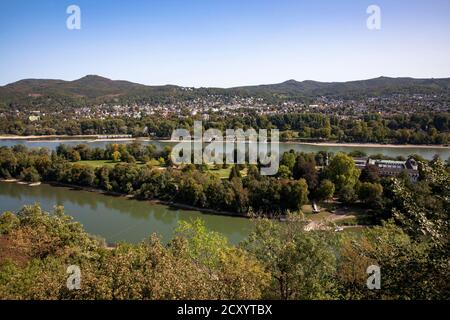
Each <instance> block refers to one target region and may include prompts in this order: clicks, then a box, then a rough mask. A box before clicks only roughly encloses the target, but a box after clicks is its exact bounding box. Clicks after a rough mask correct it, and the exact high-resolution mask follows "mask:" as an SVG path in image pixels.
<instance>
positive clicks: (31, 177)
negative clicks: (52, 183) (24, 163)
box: [21, 167, 41, 182]
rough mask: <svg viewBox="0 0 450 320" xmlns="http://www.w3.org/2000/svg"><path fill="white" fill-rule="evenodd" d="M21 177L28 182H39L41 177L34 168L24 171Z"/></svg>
mask: <svg viewBox="0 0 450 320" xmlns="http://www.w3.org/2000/svg"><path fill="white" fill-rule="evenodd" d="M21 177H22V179H23V180H24V181H27V182H38V181H40V179H41V176H40V175H39V173H38V172H37V170H36V169H35V168H34V167H28V168H25V169H23V170H22V173H21Z"/></svg>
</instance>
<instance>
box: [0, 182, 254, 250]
mask: <svg viewBox="0 0 450 320" xmlns="http://www.w3.org/2000/svg"><path fill="white" fill-rule="evenodd" d="M34 203H39V204H40V205H41V207H42V208H43V209H44V210H46V211H52V210H53V207H54V206H55V205H63V206H64V208H65V212H66V214H67V215H70V216H72V217H74V219H75V220H76V221H78V222H80V223H81V224H83V226H84V228H85V230H86V231H87V232H88V233H90V234H93V235H99V236H101V237H103V238H104V239H106V241H107V242H108V243H117V242H119V241H127V242H132V243H137V242H140V241H141V240H144V239H146V238H148V237H149V236H150V235H151V234H152V233H157V234H158V235H160V237H161V239H162V240H163V241H164V242H167V241H169V240H170V239H171V238H172V235H173V231H174V229H175V228H176V226H177V222H178V221H180V220H185V221H189V220H190V219H195V218H201V219H203V220H204V221H205V224H206V226H207V228H208V229H209V230H214V231H217V232H220V233H222V234H223V235H225V236H226V237H227V238H228V239H229V240H230V242H231V243H233V244H237V243H239V242H240V241H242V240H243V239H244V238H246V236H247V235H248V234H249V233H250V231H251V229H252V222H251V221H250V220H249V219H246V218H240V217H229V216H220V215H212V214H206V213H202V212H199V211H192V210H180V209H174V208H171V207H169V206H165V205H159V204H154V203H151V202H149V201H138V200H134V199H129V198H125V197H116V196H109V195H104V194H101V193H97V192H89V191H84V190H74V189H72V188H67V187H54V186H50V185H47V184H41V185H39V186H34V187H30V186H28V185H21V184H17V183H8V182H0V214H1V213H2V212H4V211H13V212H16V211H17V210H19V209H20V208H21V207H22V206H23V205H26V204H34Z"/></svg>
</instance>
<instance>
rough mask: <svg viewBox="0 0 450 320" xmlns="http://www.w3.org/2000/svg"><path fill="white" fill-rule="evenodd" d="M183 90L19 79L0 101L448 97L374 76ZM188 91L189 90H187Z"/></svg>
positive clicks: (415, 83) (449, 82)
mask: <svg viewBox="0 0 450 320" xmlns="http://www.w3.org/2000/svg"><path fill="white" fill-rule="evenodd" d="M185 88H186V87H183V86H177V85H170V84H168V85H158V86H151V85H144V84H139V83H134V82H130V81H125V80H111V79H108V78H105V77H102V76H98V75H86V76H84V77H82V78H80V79H77V80H73V81H66V80H58V79H23V80H19V81H16V82H13V83H10V84H7V85H5V86H0V102H3V103H11V102H13V103H15V102H17V101H23V99H27V98H30V97H31V98H36V97H41V96H46V97H64V98H65V99H67V98H68V99H80V98H81V99H86V100H87V101H90V102H92V101H95V100H99V99H100V100H102V101H109V100H111V99H117V98H118V97H138V98H139V99H144V100H146V99H148V98H149V99H152V98H155V97H157V98H158V99H159V98H161V97H163V98H175V99H176V98H181V97H187V96H188V97H192V96H200V97H201V96H205V95H208V94H211V93H213V94H223V95H238V96H261V97H277V98H287V99H289V98H294V99H301V98H313V97H317V96H331V97H344V98H351V97H354V96H355V97H356V96H361V95H367V96H373V95H383V94H394V93H409V94H413V93H418V94H424V93H432V94H448V93H449V92H450V78H440V79H433V78H430V79H416V78H407V77H404V78H390V77H378V78H373V79H367V80H356V81H347V82H320V81H313V80H304V81H296V80H293V79H291V80H287V81H284V82H281V83H275V84H262V85H253V86H240V87H232V88H217V87H200V88H193V89H192V90H191V91H190V92H188V93H187V92H186V90H185ZM188 88H192V87H188Z"/></svg>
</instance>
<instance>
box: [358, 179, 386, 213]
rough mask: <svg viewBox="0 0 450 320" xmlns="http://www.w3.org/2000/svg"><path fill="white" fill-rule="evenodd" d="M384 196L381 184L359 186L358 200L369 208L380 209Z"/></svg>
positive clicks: (367, 183) (362, 184)
mask: <svg viewBox="0 0 450 320" xmlns="http://www.w3.org/2000/svg"><path fill="white" fill-rule="evenodd" d="M382 196H383V187H382V186H381V184H379V183H370V182H363V183H361V184H360V185H359V186H358V198H359V200H361V201H362V202H364V203H365V204H366V205H367V206H371V207H372V208H376V207H379V206H380V203H381V201H382Z"/></svg>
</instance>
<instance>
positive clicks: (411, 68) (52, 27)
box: [0, 0, 450, 87]
mask: <svg viewBox="0 0 450 320" xmlns="http://www.w3.org/2000/svg"><path fill="white" fill-rule="evenodd" d="M71 4H75V5H78V6H79V7H80V8H81V30H68V29H67V28H66V19H67V17H68V16H69V15H68V14H67V13H66V8H67V7H68V6H69V5H71ZM371 4H376V5H378V6H379V7H380V8H381V18H382V20H381V30H376V31H374V30H368V29H367V27H366V19H367V17H368V14H367V13H366V9H367V7H368V6H369V5H371ZM86 74H98V75H102V76H105V77H108V78H112V79H125V80H130V81H134V82H139V83H144V84H149V85H158V84H167V83H171V84H177V85H184V86H196V87H200V86H218V87H231V86H238V85H247V84H261V83H276V82H282V81H285V80H288V79H296V80H299V81H301V80H307V79H310V80H319V81H347V80H357V79H367V78H373V77H378V76H381V75H384V76H393V77H399V76H408V77H420V78H428V77H434V78H440V77H450V1H448V0H428V1H426V0H409V1H406V0H395V1H393V0H370V1H364V0H343V1H335V0H310V1H306V0H272V1H268V0H239V1H238V0H183V1H182V0H160V1H149V0H147V1H144V0H142V1H139V0H128V1H126V0H109V1H105V0H95V1H94V0H70V1H66V0H40V1H29V0H14V1H6V0H0V85H4V84H6V83H10V82H14V81H17V80H19V79H24V78H56V79H64V80H74V79H77V78H80V77H82V76H84V75H86Z"/></svg>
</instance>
